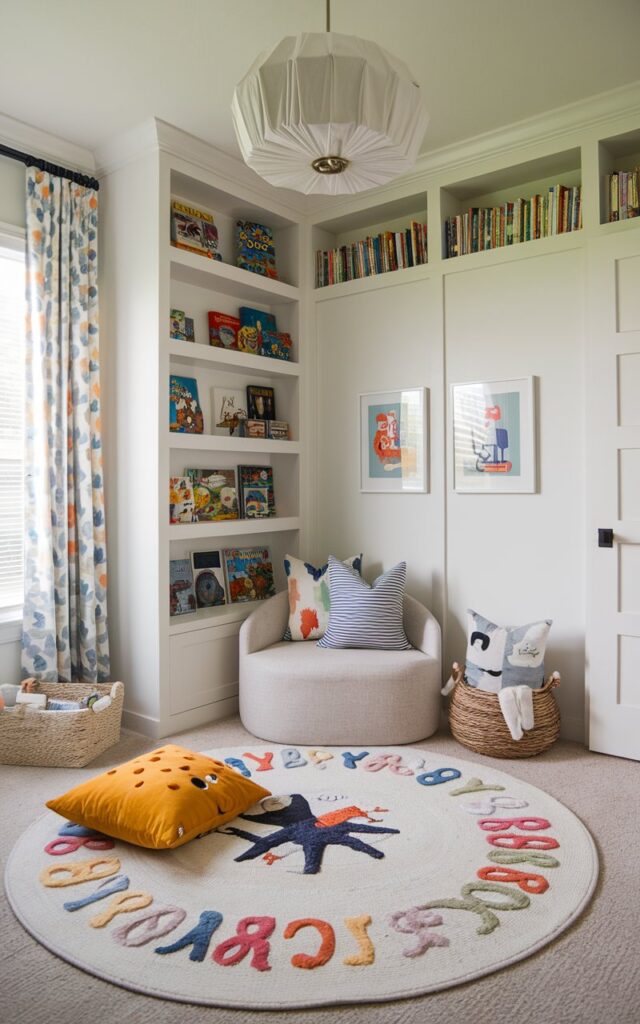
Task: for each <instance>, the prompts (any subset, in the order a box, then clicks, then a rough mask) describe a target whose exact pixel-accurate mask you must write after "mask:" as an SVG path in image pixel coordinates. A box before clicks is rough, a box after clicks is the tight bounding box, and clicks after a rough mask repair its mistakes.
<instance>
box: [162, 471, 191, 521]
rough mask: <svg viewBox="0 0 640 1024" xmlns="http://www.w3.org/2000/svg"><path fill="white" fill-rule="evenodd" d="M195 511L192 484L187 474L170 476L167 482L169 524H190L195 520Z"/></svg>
mask: <svg viewBox="0 0 640 1024" xmlns="http://www.w3.org/2000/svg"><path fill="white" fill-rule="evenodd" d="M195 511H196V509H195V496H194V493H193V482H192V481H191V479H190V478H189V475H188V473H187V474H185V475H184V476H172V477H171V479H170V480H169V522H170V523H172V524H175V523H192V522H193V521H194V519H195V518H196V515H195Z"/></svg>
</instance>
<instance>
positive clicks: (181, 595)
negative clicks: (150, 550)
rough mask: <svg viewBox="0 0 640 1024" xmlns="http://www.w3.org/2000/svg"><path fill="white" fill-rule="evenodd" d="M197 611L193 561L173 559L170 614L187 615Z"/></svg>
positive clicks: (171, 566)
mask: <svg viewBox="0 0 640 1024" xmlns="http://www.w3.org/2000/svg"><path fill="white" fill-rule="evenodd" d="M195 610H196V595H195V592H194V589H193V572H192V569H191V560H190V559H189V558H172V559H171V561H170V562H169V612H170V614H171V615H185V614H186V613H187V612H195Z"/></svg>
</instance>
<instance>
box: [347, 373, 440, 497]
mask: <svg viewBox="0 0 640 1024" xmlns="http://www.w3.org/2000/svg"><path fill="white" fill-rule="evenodd" d="M359 406H360V408H359V415H360V490H361V492H363V493H378V494H425V493H426V492H427V490H428V474H427V468H428V467H427V450H428V436H427V407H428V389H427V388H425V387H411V388H397V389H394V390H389V391H371V392H367V393H365V394H360V395H359Z"/></svg>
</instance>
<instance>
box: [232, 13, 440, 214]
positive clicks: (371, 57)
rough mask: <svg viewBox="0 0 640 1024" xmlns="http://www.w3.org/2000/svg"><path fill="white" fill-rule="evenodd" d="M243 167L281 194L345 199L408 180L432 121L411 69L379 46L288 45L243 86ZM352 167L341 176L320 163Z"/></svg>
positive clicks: (236, 106) (350, 39) (292, 39)
mask: <svg viewBox="0 0 640 1024" xmlns="http://www.w3.org/2000/svg"><path fill="white" fill-rule="evenodd" d="M231 111H232V115H233V122H234V126H235V130H236V135H237V137H238V142H239V144H240V149H241V151H242V155H243V157H244V160H245V162H246V163H247V164H248V165H249V167H252V168H253V170H254V171H256V172H257V173H258V174H259V175H260V176H261V177H262V178H264V179H265V180H266V181H268V182H270V183H271V184H272V185H276V186H279V187H281V188H290V189H295V190H296V191H297V192H305V193H307V194H310V193H317V194H323V195H343V194H348V193H354V192H362V191H364V190H365V189H369V188H373V187H374V186H376V185H382V184H384V182H386V181H390V180H391V179H392V178H395V177H397V176H398V175H400V174H403V173H404V172H406V171H408V170H409V169H410V168H411V167H412V166H413V164H414V162H415V159H416V156H417V153H418V149H419V147H420V143H421V142H422V139H423V137H424V133H425V130H426V127H427V121H428V117H427V114H426V111H425V110H424V108H423V106H422V98H421V95H420V89H419V87H418V86H417V85H416V84H415V82H414V81H413V79H412V76H411V73H410V72H409V69H408V68H407V67H406V65H405V64H403V62H402V61H400V60H398V59H397V58H396V57H393V56H392V55H391V54H390V53H387V52H386V50H383V49H382V47H380V46H378V45H377V44H376V43H371V42H367V41H366V40H363V39H358V38H357V37H356V36H345V35H339V34H337V33H335V32H314V33H305V34H303V35H299V36H287V37H286V38H285V39H283V40H282V41H281V42H280V43H278V45H277V46H275V47H274V48H273V49H272V50H271V51H269V52H268V53H265V54H262V55H261V56H260V57H258V59H257V60H256V61H255V63H254V64H253V66H252V67H251V68H250V70H249V71H248V73H247V74H246V75H245V77H244V78H243V79H242V81H241V82H240V83H239V84H238V85H237V86H236V90H235V92H234V96H233V102H232V105H231ZM322 157H340V158H342V160H346V161H348V164H347V166H346V168H345V169H344V170H343V171H341V172H340V173H336V174H322V173H319V172H318V171H316V170H314V168H313V167H312V163H313V161H314V160H317V159H318V158H322Z"/></svg>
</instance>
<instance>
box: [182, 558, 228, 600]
mask: <svg viewBox="0 0 640 1024" xmlns="http://www.w3.org/2000/svg"><path fill="white" fill-rule="evenodd" d="M191 566H192V569H193V589H194V592H195V596H196V605H197V607H198V608H216V607H218V606H219V605H223V604H226V603H227V595H226V590H225V582H224V568H223V565H222V558H221V556H220V552H219V551H194V552H192V554H191Z"/></svg>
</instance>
